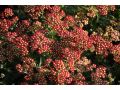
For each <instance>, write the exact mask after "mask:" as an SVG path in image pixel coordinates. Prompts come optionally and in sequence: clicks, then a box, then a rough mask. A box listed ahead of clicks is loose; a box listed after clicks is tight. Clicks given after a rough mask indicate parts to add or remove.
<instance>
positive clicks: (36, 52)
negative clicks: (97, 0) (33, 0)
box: [0, 5, 120, 85]
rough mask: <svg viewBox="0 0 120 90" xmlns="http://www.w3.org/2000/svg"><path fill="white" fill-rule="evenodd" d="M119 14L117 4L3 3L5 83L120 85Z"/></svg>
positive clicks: (0, 39) (0, 47) (0, 62)
mask: <svg viewBox="0 0 120 90" xmlns="http://www.w3.org/2000/svg"><path fill="white" fill-rule="evenodd" d="M119 18H120V6H115V5H111V6H110V5H97V6H66V5H62V6H58V5H51V6H49V5H40V6H37V5H36V6H0V72H1V74H0V79H1V81H0V84H18V85H27V84H30V85H53V84H55V85H56V84H59V85H102V84H103V85H110V84H120V77H119V76H120V43H119V41H120V20H119ZM11 77H12V78H11Z"/></svg>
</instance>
